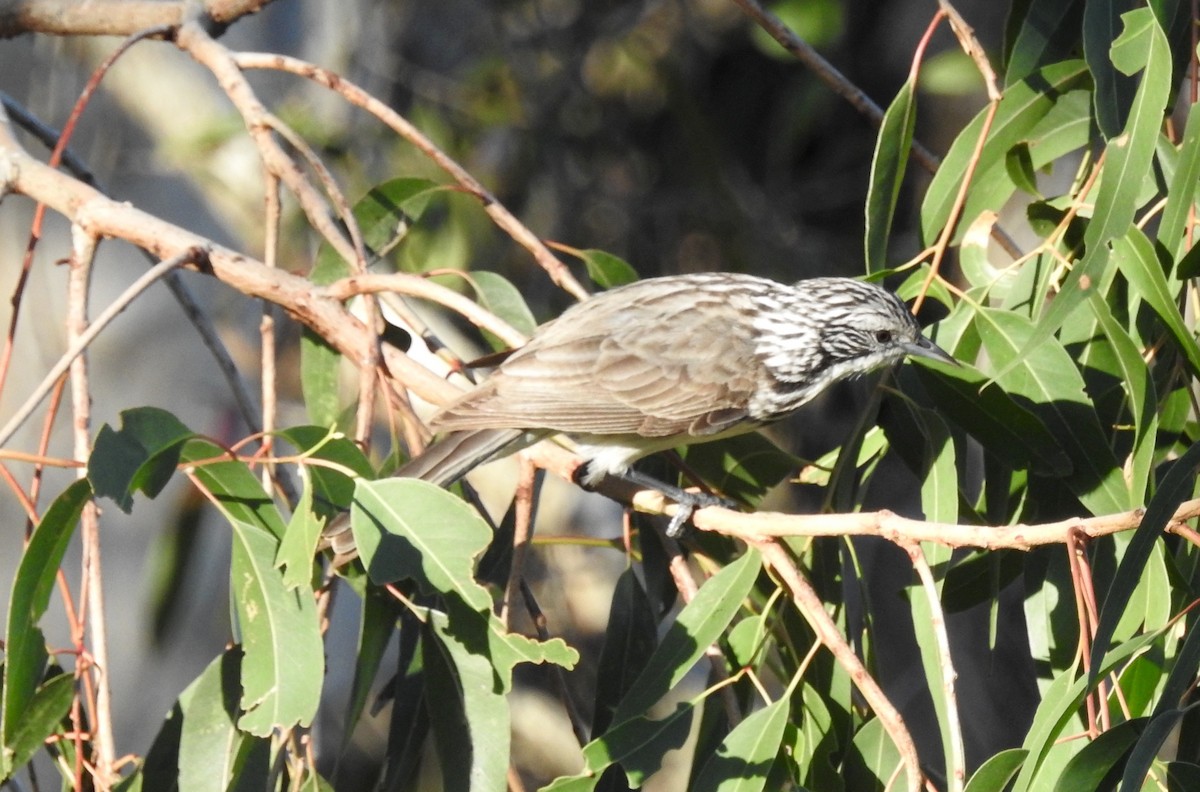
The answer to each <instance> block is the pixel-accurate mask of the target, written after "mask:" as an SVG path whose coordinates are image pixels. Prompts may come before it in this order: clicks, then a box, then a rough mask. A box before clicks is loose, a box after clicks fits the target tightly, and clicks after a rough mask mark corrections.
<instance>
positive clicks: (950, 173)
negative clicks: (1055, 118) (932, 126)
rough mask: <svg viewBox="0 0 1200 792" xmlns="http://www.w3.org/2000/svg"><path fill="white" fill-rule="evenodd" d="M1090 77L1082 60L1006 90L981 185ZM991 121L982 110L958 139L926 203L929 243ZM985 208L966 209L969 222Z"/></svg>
mask: <svg viewBox="0 0 1200 792" xmlns="http://www.w3.org/2000/svg"><path fill="white" fill-rule="evenodd" d="M1086 78H1087V70H1086V67H1085V65H1084V63H1083V62H1082V61H1064V62H1063V63H1056V64H1052V65H1050V66H1047V67H1046V68H1044V69H1041V70H1039V71H1038V72H1035V73H1034V74H1033V75H1031V76H1030V78H1029V79H1028V80H1023V81H1021V82H1019V83H1017V84H1016V85H1013V86H1010V87H1009V88H1008V89H1007V90H1006V91H1005V92H1004V98H1003V99H1002V100H1001V102H1000V107H999V108H998V110H997V111H996V117H995V119H994V121H993V123H992V127H991V131H990V133H989V134H988V137H987V141H986V143H985V144H984V146H983V149H982V150H981V151H980V156H979V160H978V163H977V165H976V167H975V181H976V183H978V182H979V180H980V179H982V178H985V177H986V175H987V174H988V173H989V172H990V171H991V170H992V169H993V168H998V169H999V171H1000V172H1001V173H1003V171H1004V159H1005V157H1006V155H1007V153H1008V151H1009V149H1011V148H1012V147H1013V146H1014V145H1016V144H1017V143H1019V142H1020V141H1022V140H1025V139H1027V137H1028V136H1029V134H1030V132H1031V131H1032V130H1033V129H1034V127H1035V126H1036V125H1037V123H1038V122H1039V121H1041V119H1042V118H1044V117H1045V116H1046V114H1047V113H1048V112H1050V110H1051V109H1052V108H1053V107H1054V105H1055V103H1056V99H1057V98H1058V97H1059V96H1061V95H1062V94H1064V93H1066V92H1068V91H1069V90H1070V89H1071V88H1074V87H1076V86H1077V85H1079V84H1080V82H1081V81H1083V80H1086ZM985 117H986V111H983V112H981V113H980V114H979V115H977V116H976V117H975V118H974V119H973V120H972V121H971V123H970V124H968V125H967V126H966V127H964V128H963V130H962V132H960V133H959V135H958V137H957V138H955V141H954V144H953V145H952V146H951V147H950V150H949V151H948V152H947V153H946V156H945V158H944V159H943V160H942V164H941V166H940V167H939V168H938V171H937V174H936V175H935V176H934V178H933V181H932V182H931V183H930V185H929V188H928V190H927V191H926V193H925V200H924V201H923V202H922V204H921V236H922V239H923V240H924V242H925V243H926V244H928V243H930V242H931V241H932V240H934V239H936V238H937V235H938V233H939V232H940V231H941V229H942V228H943V227H944V226H945V225H946V223H947V222H948V220H949V216H950V210H951V208H952V207H953V205H954V201H955V198H956V196H957V195H958V192H959V188H960V186H961V183H962V180H963V177H964V175H965V174H966V172H967V166H968V163H969V162H970V160H971V158H972V157H973V156H974V151H975V144H976V141H977V140H978V138H979V135H980V133H981V132H982V130H983V126H984V121H985ZM982 208H988V207H979V208H977V209H968V210H965V211H964V218H965V220H966V221H967V224H969V223H970V222H971V220H973V219H974V216H975V215H976V214H978V212H979V211H980V209H982ZM965 230H966V224H964V225H963V227H962V228H961V229H959V233H962V232H963V231H965Z"/></svg>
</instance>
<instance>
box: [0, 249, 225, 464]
mask: <svg viewBox="0 0 1200 792" xmlns="http://www.w3.org/2000/svg"><path fill="white" fill-rule="evenodd" d="M207 255H208V253H207V251H205V250H204V249H203V248H193V249H191V250H188V251H185V252H184V253H181V254H180V255H178V256H175V257H174V258H170V259H167V260H166V261H163V262H160V263H159V264H157V265H155V266H154V267H152V268H150V269H149V270H147V271H146V272H145V273H143V274H142V275H141V277H139V278H138V279H137V280H135V281H134V282H133V284H132V285H130V286H129V288H127V289H126V290H125V291H124V292H122V293H121V295H120V296H119V297H117V299H116V300H114V301H113V303H112V304H111V305H109V306H108V307H107V308H105V309H104V311H103V313H101V314H100V315H99V316H98V317H96V320H95V321H94V322H92V323H91V324H89V325H88V327H87V330H85V331H84V332H83V333H81V334H80V335H79V337H78V338H77V339H76V340H75V342H74V343H72V344H71V345H70V346H69V347H68V348H67V351H66V352H64V353H63V356H62V357H61V358H59V359H58V362H57V363H55V364H54V366H53V367H52V368H51V369H50V371H49V372H48V373H47V374H46V376H45V377H43V378H42V382H41V383H40V384H39V385H38V387H37V388H35V389H34V391H33V393H32V394H30V395H29V398H27V399H26V400H25V403H24V404H22V405H21V407H20V408H19V409H18V410H17V411H16V413H15V414H14V415H13V417H12V418H10V419H9V421H8V423H7V424H5V425H4V428H3V429H0V446H4V445H7V444H8V442H9V441H10V440H12V438H13V435H14V434H16V432H17V430H18V429H19V428H20V427H21V425H22V424H24V423H25V421H26V420H27V419H28V418H29V416H30V415H32V414H33V411H34V410H36V409H37V406H38V405H39V404H41V401H42V399H44V398H45V397H46V394H47V393H49V392H50V391H51V390H52V389H53V388H54V383H55V382H57V381H58V378H59V377H61V376H62V375H63V374H64V373H66V371H67V369H69V368H70V366H71V363H72V361H74V360H75V358H77V357H79V355H81V354H83V351H84V350H85V349H87V348H88V346H90V345H91V343H92V342H93V341H95V340H96V336H98V335H100V333H101V331H103V330H104V328H106V327H107V326H108V325H110V324H111V323H112V321H113V320H114V319H116V318H117V316H119V315H120V313H121V312H122V311H124V310H125V309H126V308H128V307H129V304H130V303H131V302H133V301H134V300H135V299H137V297H138V296H139V295H141V294H142V292H144V291H146V289H148V288H149V287H150V285H151V284H153V283H154V282H155V281H157V280H159V279H160V278H162V277H163V276H164V275H166V274H167V273H168V272H171V271H172V270H174V269H176V268H177V267H181V266H183V265H185V264H197V263H199V262H202V261H204V260H205V258H206V257H207Z"/></svg>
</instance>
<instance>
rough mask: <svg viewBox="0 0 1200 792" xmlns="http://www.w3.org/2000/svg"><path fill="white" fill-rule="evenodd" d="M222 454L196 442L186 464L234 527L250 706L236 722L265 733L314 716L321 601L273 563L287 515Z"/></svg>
mask: <svg viewBox="0 0 1200 792" xmlns="http://www.w3.org/2000/svg"><path fill="white" fill-rule="evenodd" d="M224 453H225V452H224V451H223V450H222V449H221V448H220V447H218V446H216V445H213V444H212V443H210V442H208V441H203V440H192V441H190V442H189V443H188V444H187V445H185V446H184V448H183V455H182V456H183V461H184V462H200V461H205V464H201V465H196V466H195V467H194V468H193V475H194V476H195V477H196V479H197V481H199V483H200V484H201V485H202V486H203V487H204V488H205V489H206V490H207V491H208V492H209V493H210V494H211V496H212V500H213V502H214V505H216V507H217V509H218V510H219V511H220V512H221V514H222V515H223V516H224V517H225V519H226V520H227V521H228V522H229V525H230V527H231V528H233V558H232V564H231V566H230V595H231V597H232V598H233V604H234V609H235V612H236V613H237V617H238V625H237V626H238V628H239V630H240V632H241V644H242V651H243V654H244V656H243V659H242V668H241V677H242V701H241V706H242V709H243V710H244V711H245V712H244V714H243V715H242V717H241V719H240V720H239V721H238V727H239V728H241V729H242V730H243V731H247V732H249V733H251V734H255V735H258V736H260V737H265V736H268V735H270V734H271V733H272V732H273V731H274V730H275V729H277V728H278V729H288V728H291V727H292V726H295V725H302V726H307V725H308V724H309V723H311V722H312V718H313V715H314V714H316V710H317V704H318V703H319V701H320V695H321V683H322V681H323V678H324V671H325V663H324V660H325V658H324V651H323V647H322V644H321V633H320V628H319V625H318V621H317V612H316V605H315V603H314V601H313V595H312V591H311V590H310V589H309V588H308V587H304V586H302V587H300V588H299V589H297V590H289V589H288V587H287V586H286V585H285V583H284V579H283V576H282V574H281V573H280V572H279V570H278V569H276V567H275V557H276V553H277V552H278V550H279V543H280V540H281V538H282V537H283V535H284V531H285V528H284V524H283V520H282V518H281V517H280V515H279V511H278V509H277V508H276V507H275V504H274V503H273V502H272V501H271V499H270V497H269V496H268V495H267V494H266V492H264V491H263V489H262V485H261V484H260V483H259V481H258V478H257V477H256V476H255V475H254V474H253V473H251V472H250V469H249V468H248V467H247V466H246V465H245V464H243V463H241V462H237V461H233V460H230V461H220V462H211V461H207V460H212V459H215V458H219V457H220V456H221V455H223V454H224Z"/></svg>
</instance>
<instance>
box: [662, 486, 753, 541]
mask: <svg viewBox="0 0 1200 792" xmlns="http://www.w3.org/2000/svg"><path fill="white" fill-rule="evenodd" d="M663 494H664V495H666V496H667V497H669V498H670V499H671V500H673V501H675V514H673V515H672V516H671V521H670V522H669V523H667V536H669V537H671V538H672V539H678V538H679V537H681V536H683V534H684V533H685V532H686V530H687V526H688V523H689V522H691V519H692V512H694V511H696V509H706V508H708V507H709V506H720V507H722V508H725V509H737V508H738V504H737V502H736V501H732V500H730V499H729V498H722V497H721V496H720V495H713V494H712V493H709V492H691V491H690V490H685V489H677V488H676V491H675V492H666V491H664V492H663Z"/></svg>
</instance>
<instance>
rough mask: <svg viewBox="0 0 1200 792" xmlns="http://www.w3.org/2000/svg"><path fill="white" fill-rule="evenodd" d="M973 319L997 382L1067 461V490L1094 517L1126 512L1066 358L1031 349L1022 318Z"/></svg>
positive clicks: (1118, 479)
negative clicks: (1024, 403) (1025, 405)
mask: <svg viewBox="0 0 1200 792" xmlns="http://www.w3.org/2000/svg"><path fill="white" fill-rule="evenodd" d="M978 317H979V321H980V337H981V338H983V340H984V346H985V347H986V348H987V350H988V354H989V356H990V357H991V359H992V361H993V363H994V365H995V366H996V368H997V369H998V370H999V371H1000V373H999V374H998V375H997V380H998V382H999V383H1000V384H1001V385H1002V386H1003V387H1004V389H1005V390H1007V391H1008V392H1009V393H1011V394H1013V395H1018V396H1022V397H1024V398H1026V399H1028V400H1029V409H1030V411H1031V412H1033V413H1034V414H1035V415H1037V416H1038V417H1039V418H1040V419H1041V420H1042V422H1043V423H1044V424H1045V425H1046V428H1047V429H1049V430H1050V433H1051V434H1053V435H1054V437H1055V438H1056V439H1057V440H1058V442H1059V444H1060V445H1061V447H1062V448H1063V449H1064V450H1065V451H1066V452H1067V454H1068V455H1069V456H1070V458H1071V462H1072V464H1073V466H1074V469H1073V472H1072V473H1071V474H1070V475H1069V476H1067V477H1066V479H1065V480H1066V484H1067V486H1069V487H1070V488H1071V491H1072V492H1073V493H1074V494H1075V495H1076V497H1078V498H1079V499H1080V500H1081V501H1083V503H1084V505H1086V506H1087V507H1088V508H1089V509H1090V510H1091V511H1092V512H1093V513H1094V514H1112V513H1115V512H1119V511H1123V510H1125V509H1128V508H1130V506H1131V505H1132V504H1131V503H1130V494H1129V490H1128V488H1127V486H1126V484H1125V482H1124V480H1123V477H1122V475H1121V467H1120V465H1118V464H1117V461H1116V459H1115V458H1114V457H1113V454H1112V450H1111V448H1110V447H1109V445H1108V442H1107V440H1106V438H1105V436H1104V431H1103V429H1102V428H1101V426H1100V421H1099V418H1097V416H1096V411H1095V408H1094V407H1093V406H1092V403H1091V400H1090V399H1089V398H1088V395H1087V393H1086V392H1085V390H1084V383H1083V377H1082V376H1081V375H1080V374H1079V370H1078V369H1077V368H1075V363H1074V361H1072V360H1071V357H1070V355H1068V354H1067V352H1066V351H1065V350H1064V349H1063V348H1062V346H1061V345H1059V344H1058V343H1057V342H1056V341H1053V340H1051V341H1048V342H1046V343H1043V344H1042V345H1041V346H1036V347H1032V348H1031V342H1030V339H1032V338H1033V336H1034V334H1035V329H1034V326H1033V324H1032V323H1031V322H1029V320H1027V319H1025V318H1024V317H1022V316H1019V315H1017V314H1014V313H1010V312H1007V311H998V310H993V309H983V310H981V311H979V313H978Z"/></svg>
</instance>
